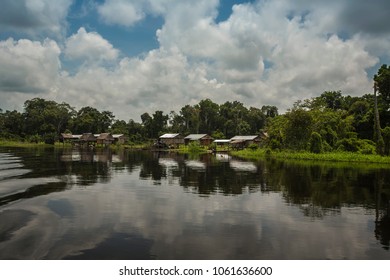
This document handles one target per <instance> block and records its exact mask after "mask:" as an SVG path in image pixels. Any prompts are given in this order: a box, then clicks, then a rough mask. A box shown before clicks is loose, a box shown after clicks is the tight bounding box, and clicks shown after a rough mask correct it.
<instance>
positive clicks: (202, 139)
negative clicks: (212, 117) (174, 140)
mask: <svg viewBox="0 0 390 280" xmlns="http://www.w3.org/2000/svg"><path fill="white" fill-rule="evenodd" d="M190 142H199V144H200V145H201V146H209V145H210V144H211V143H212V142H213V137H211V136H210V135H207V134H190V135H187V136H186V137H184V144H185V145H188V144H189V143H190Z"/></svg>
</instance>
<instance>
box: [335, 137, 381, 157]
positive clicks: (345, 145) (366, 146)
mask: <svg viewBox="0 0 390 280" xmlns="http://www.w3.org/2000/svg"><path fill="white" fill-rule="evenodd" d="M337 147H338V148H337V150H338V151H346V152H357V153H360V154H366V155H370V154H376V145H375V143H374V142H373V141H371V140H367V139H358V138H357V137H351V138H343V139H341V140H340V141H338V142H337Z"/></svg>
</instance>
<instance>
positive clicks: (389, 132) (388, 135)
mask: <svg viewBox="0 0 390 280" xmlns="http://www.w3.org/2000/svg"><path fill="white" fill-rule="evenodd" d="M382 136H383V144H384V153H385V155H386V156H388V155H390V126H386V127H385V128H384V129H382Z"/></svg>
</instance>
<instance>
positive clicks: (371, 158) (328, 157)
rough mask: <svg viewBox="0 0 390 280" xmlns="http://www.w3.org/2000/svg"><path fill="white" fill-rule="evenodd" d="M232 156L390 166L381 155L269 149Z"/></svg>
mask: <svg viewBox="0 0 390 280" xmlns="http://www.w3.org/2000/svg"><path fill="white" fill-rule="evenodd" d="M230 154H231V155H233V156H237V157H241V158H245V159H253V160H258V159H264V158H275V159H295V160H313V161H331V162H357V163H381V164H390V157H382V156H379V155H364V154H359V153H352V152H330V153H321V154H314V153H310V152H295V151H271V150H268V149H258V150H249V149H245V150H241V151H231V152H230Z"/></svg>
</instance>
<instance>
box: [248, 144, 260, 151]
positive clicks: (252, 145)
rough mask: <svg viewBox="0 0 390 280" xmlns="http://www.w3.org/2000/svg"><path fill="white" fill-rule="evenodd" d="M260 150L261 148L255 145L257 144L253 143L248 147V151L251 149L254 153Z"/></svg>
mask: <svg viewBox="0 0 390 280" xmlns="http://www.w3.org/2000/svg"><path fill="white" fill-rule="evenodd" d="M258 148H259V145H257V144H255V143H252V144H250V145H249V146H248V149H250V150H252V151H256V150H257V149H258Z"/></svg>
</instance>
